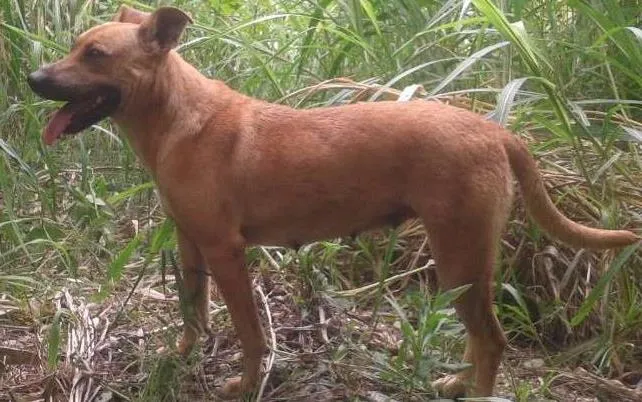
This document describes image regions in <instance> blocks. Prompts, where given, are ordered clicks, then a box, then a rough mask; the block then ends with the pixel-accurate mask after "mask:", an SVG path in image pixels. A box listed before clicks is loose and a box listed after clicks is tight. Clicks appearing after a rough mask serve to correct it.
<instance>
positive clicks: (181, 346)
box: [176, 335, 194, 357]
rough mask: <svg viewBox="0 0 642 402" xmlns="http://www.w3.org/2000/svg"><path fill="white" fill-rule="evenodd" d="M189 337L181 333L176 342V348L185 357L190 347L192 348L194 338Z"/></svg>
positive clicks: (190, 349)
mask: <svg viewBox="0 0 642 402" xmlns="http://www.w3.org/2000/svg"><path fill="white" fill-rule="evenodd" d="M191 338H192V337H190V336H186V335H183V336H182V337H181V339H179V341H178V342H176V349H177V350H178V354H179V355H181V356H182V357H187V356H188V355H189V353H190V352H191V351H192V348H194V339H191Z"/></svg>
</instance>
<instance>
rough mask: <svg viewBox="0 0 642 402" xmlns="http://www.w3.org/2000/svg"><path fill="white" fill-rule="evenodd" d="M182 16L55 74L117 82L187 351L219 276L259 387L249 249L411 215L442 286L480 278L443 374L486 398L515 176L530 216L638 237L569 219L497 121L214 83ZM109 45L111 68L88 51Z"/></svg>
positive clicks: (119, 27) (124, 11) (83, 40)
mask: <svg viewBox="0 0 642 402" xmlns="http://www.w3.org/2000/svg"><path fill="white" fill-rule="evenodd" d="M189 21H190V20H189V17H187V16H186V15H185V14H184V13H182V12H181V11H179V10H177V9H174V8H167V7H165V8H161V9H159V10H157V11H156V12H155V13H154V14H151V15H150V14H147V13H142V12H140V11H136V10H133V9H130V8H127V7H122V8H121V10H120V11H119V13H118V14H117V15H116V17H115V18H114V22H110V23H106V24H103V25H100V26H98V27H95V28H92V29H91V30H89V31H88V32H86V33H84V34H82V35H81V36H80V38H79V39H78V42H77V44H76V46H75V47H74V49H73V50H72V51H71V52H70V54H69V55H68V56H67V57H65V58H64V59H63V60H61V61H59V62H58V63H56V64H54V65H50V66H45V67H43V69H42V70H41V71H42V72H43V73H45V74H48V77H50V78H51V79H53V80H55V81H56V82H57V83H59V84H61V85H68V86H73V87H82V86H83V85H89V84H99V83H110V84H111V85H116V86H118V88H119V90H120V93H121V94H122V100H121V102H120V105H119V107H118V109H117V111H116V112H115V113H114V114H113V115H112V116H111V117H112V118H113V120H114V121H115V122H116V123H117V124H118V125H119V126H120V127H121V128H123V130H124V131H125V133H126V134H127V137H128V139H129V141H130V142H131V144H132V145H133V147H134V149H135V151H136V153H137V154H138V156H139V158H140V159H141V160H142V162H143V163H144V164H145V165H146V166H147V168H149V170H150V171H151V172H152V174H153V176H154V179H155V181H156V184H157V186H158V189H159V191H160V194H161V195H162V199H163V204H164V208H165V210H166V212H167V214H168V215H169V216H171V217H172V218H173V219H174V220H175V222H176V225H177V227H178V240H179V248H180V252H181V257H182V263H183V269H184V276H185V280H184V283H185V287H186V291H187V294H188V297H189V300H188V302H189V303H191V304H192V305H193V306H194V310H195V315H194V317H192V318H191V319H190V318H189V317H186V325H185V329H184V334H183V337H182V338H181V340H180V342H179V350H180V352H181V353H183V354H185V353H187V352H189V350H190V349H191V348H192V346H193V345H194V343H195V342H196V340H197V338H198V335H199V333H200V332H201V331H202V330H205V329H206V328H207V326H208V324H207V316H208V314H207V306H208V300H209V283H208V276H206V275H204V274H203V272H204V271H206V270H207V271H208V272H209V274H211V276H212V277H213V278H214V280H215V282H216V284H217V285H218V288H219V289H220V291H221V293H222V295H223V297H224V299H225V301H226V303H227V306H228V309H229V313H230V315H231V318H232V321H233V323H234V326H235V328H236V330H237V333H238V336H239V338H240V341H241V345H242V348H243V352H244V356H245V365H244V371H243V375H242V379H238V378H236V379H232V380H229V381H228V383H227V384H226V386H225V387H224V390H223V392H224V393H226V395H230V396H235V395H239V394H240V393H243V392H248V391H251V390H253V389H254V388H255V386H256V385H257V383H258V381H259V379H260V366H261V358H262V355H263V353H264V350H265V343H264V337H263V332H262V329H261V324H260V321H259V317H258V314H257V308H256V306H255V302H254V299H253V297H252V288H251V285H250V280H249V277H248V274H247V271H246V270H245V267H244V253H243V251H244V247H246V246H247V245H250V244H269V245H283V246H291V245H300V244H302V243H305V242H309V241H313V240H318V239H324V238H333V237H338V236H347V235H352V234H354V233H358V232H359V231H362V230H366V229H370V228H375V227H378V226H381V225H386V224H398V223H400V222H401V221H402V220H404V219H407V218H410V217H419V218H421V219H422V221H423V223H424V224H425V227H426V229H427V231H428V233H429V235H430V236H429V237H430V247H431V250H432V252H433V254H434V256H435V259H436V261H437V267H438V268H437V271H438V277H439V280H440V284H441V286H443V287H444V288H452V287H455V286H460V285H464V284H472V286H471V288H470V289H469V290H468V291H467V292H466V293H465V294H464V295H463V296H462V297H461V298H460V299H459V300H458V301H457V302H456V303H455V307H456V309H457V312H458V313H459V315H460V317H461V319H462V320H463V322H464V324H465V326H466V328H467V330H468V341H467V346H466V353H465V356H464V358H465V360H466V361H469V362H470V363H472V367H471V368H470V369H468V370H466V371H464V372H462V373H459V374H457V375H453V376H447V377H445V378H443V379H441V380H438V381H436V382H435V386H436V388H437V389H438V390H439V391H440V392H441V393H442V394H444V395H446V396H454V395H459V394H463V393H467V394H468V395H469V396H487V395H491V394H492V392H493V386H494V383H495V376H496V373H497V370H498V367H499V364H500V360H501V355H502V351H503V349H504V345H505V343H506V339H505V337H504V334H503V331H502V329H501V327H500V325H499V323H498V321H497V318H496V316H495V314H494V313H493V310H492V301H493V296H492V291H491V281H492V268H493V264H494V261H495V258H496V251H495V250H496V247H497V244H498V241H499V238H500V235H501V233H502V230H503V229H504V226H505V223H506V220H507V217H508V214H509V211H510V208H511V203H512V199H513V196H512V184H513V181H512V180H513V174H514V175H515V176H516V178H517V181H518V182H519V186H520V188H521V190H522V192H523V195H524V199H525V202H526V206H527V208H528V211H529V212H530V214H531V216H532V217H533V218H534V219H535V220H536V221H537V223H539V224H540V225H541V226H542V227H543V228H544V229H545V230H546V231H547V232H548V233H550V234H551V235H552V236H555V237H557V238H559V239H560V240H562V241H565V242H567V243H570V244H572V245H574V246H577V247H592V248H611V247H620V246H624V245H627V244H631V243H634V242H636V241H637V240H638V237H637V236H636V235H634V234H633V233H631V232H628V231H610V230H600V229H592V228H588V227H586V226H582V225H579V224H577V223H574V222H572V221H570V220H569V219H567V218H565V217H564V216H562V214H561V213H560V212H559V211H558V210H557V209H556V207H555V205H554V204H553V203H552V201H551V200H550V198H549V197H548V195H547V194H546V191H545V188H544V185H543V183H542V180H541V178H540V176H539V174H538V172H537V168H536V164H535V162H534V160H533V159H532V157H531V156H530V155H529V153H528V151H527V149H526V147H525V146H524V145H522V143H521V142H520V141H519V140H518V139H516V138H515V137H514V136H513V135H511V134H510V133H509V132H507V131H505V130H504V129H502V128H500V127H499V126H498V125H496V124H494V123H492V122H489V121H486V120H484V119H483V118H482V117H480V116H478V115H476V114H474V113H471V112H469V111H466V110H462V109H458V108H455V107H451V106H446V105H443V104H440V103H437V102H427V101H412V102H378V103H360V104H354V105H349V106H341V107H328V108H315V109H308V110H295V109H292V108H290V107H287V106H281V105H276V104H270V103H267V102H263V101H260V100H257V99H253V98H251V97H248V96H245V95H242V94H240V93H238V92H235V91H234V90H232V89H230V88H228V87H227V86H226V85H225V84H223V83H222V82H220V81H215V80H210V79H207V78H205V77H204V76H203V75H201V74H200V73H199V72H198V71H197V70H196V69H195V68H194V67H192V66H191V65H189V64H188V63H187V62H185V61H184V60H183V59H182V58H181V57H180V56H179V55H178V54H177V53H176V52H175V51H173V50H170V49H171V48H172V47H174V46H175V45H176V44H177V41H178V37H179V35H180V33H181V31H182V30H183V28H184V26H185V25H186V24H187V23H188V22H189ZM89 46H100V47H102V48H103V50H105V51H106V52H107V53H108V55H109V56H108V58H107V59H105V60H103V61H102V62H101V63H100V64H99V65H98V64H95V63H93V64H92V63H91V62H88V61H87V60H86V58H84V57H83V52H84V51H85V49H86V48H87V47H89Z"/></svg>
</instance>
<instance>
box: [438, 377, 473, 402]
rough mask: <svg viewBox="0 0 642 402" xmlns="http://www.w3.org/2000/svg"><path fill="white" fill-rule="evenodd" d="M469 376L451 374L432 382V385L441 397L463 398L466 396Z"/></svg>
mask: <svg viewBox="0 0 642 402" xmlns="http://www.w3.org/2000/svg"><path fill="white" fill-rule="evenodd" d="M467 383H468V378H466V377H465V376H462V375H461V374H450V375H446V376H443V377H441V378H440V379H438V380H436V381H433V382H432V387H433V389H434V390H435V391H437V392H439V396H440V397H445V398H450V399H454V398H462V397H465V396H466V386H467V385H468V384H467Z"/></svg>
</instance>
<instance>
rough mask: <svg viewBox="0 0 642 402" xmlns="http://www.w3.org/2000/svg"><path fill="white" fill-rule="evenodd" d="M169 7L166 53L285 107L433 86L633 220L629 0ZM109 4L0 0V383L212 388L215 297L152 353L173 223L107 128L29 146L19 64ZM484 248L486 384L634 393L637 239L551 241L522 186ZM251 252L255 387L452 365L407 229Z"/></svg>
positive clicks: (232, 365)
mask: <svg viewBox="0 0 642 402" xmlns="http://www.w3.org/2000/svg"><path fill="white" fill-rule="evenodd" d="M126 2H127V3H129V4H132V5H134V6H136V7H139V8H142V9H143V8H151V7H155V6H157V5H159V4H167V3H168V2H156V1H154V2H151V1H150V2H147V3H145V4H142V3H136V2H132V1H126ZM173 4H174V5H176V6H178V7H181V8H183V9H184V10H186V11H189V12H190V13H191V15H192V16H193V17H194V20H195V24H193V25H192V26H190V27H189V29H188V33H187V36H186V37H185V38H184V40H183V44H182V45H181V47H180V50H179V51H180V52H181V53H182V54H183V55H184V56H185V57H186V58H187V59H188V60H190V61H191V62H193V63H194V64H195V65H196V66H198V68H199V69H200V70H201V71H202V72H203V73H204V74H206V75H208V76H212V77H216V78H218V79H221V80H224V81H226V82H227V83H228V84H229V85H230V86H232V87H234V88H236V89H238V90H240V91H242V92H244V93H247V94H251V95H253V96H256V97H260V98H264V99H269V100H271V101H275V102H282V103H287V104H290V105H293V106H296V107H302V108H303V107H312V106H318V105H333V104H342V103H347V102H356V101H376V100H379V99H384V98H385V99H398V98H401V99H407V98H410V97H421V98H431V99H432V98H437V99H440V100H442V101H445V102H451V103H453V104H456V105H458V106H460V107H465V108H468V109H471V110H474V111H476V112H478V113H482V114H486V115H487V116H488V117H489V118H492V119H495V120H497V121H499V122H500V123H501V124H504V125H506V126H508V127H509V128H510V129H511V130H512V131H514V132H515V133H516V135H520V136H523V137H524V138H526V139H527V140H528V141H529V142H530V144H531V150H532V152H533V154H534V155H535V156H536V157H537V158H538V160H539V162H540V166H541V169H542V172H543V174H544V176H545V178H546V181H547V183H548V184H549V189H550V192H551V194H552V195H553V196H554V198H555V200H556V202H557V203H558V205H559V206H560V208H561V209H563V211H564V212H565V213H566V214H567V215H568V216H570V217H572V218H573V219H575V220H578V221H582V222H585V223H587V224H590V225H594V226H601V227H608V228H615V227H628V228H633V229H636V228H639V227H640V225H641V223H642V191H641V185H640V183H642V171H641V167H642V155H641V154H640V145H639V144H640V142H641V141H642V46H641V44H642V30H640V28H638V27H640V26H641V23H642V8H640V6H639V3H638V2H636V1H627V0H591V1H588V0H586V1H585V0H564V1H555V0H535V1H525V0H514V1H506V0H502V1H491V0H472V1H467V0H444V1H436V0H435V1H433V0H359V1H357V0H310V1H305V2H300V1H294V0H259V1H256V2H243V1H240V0H209V1H196V0H179V1H176V2H174V3H173ZM118 5H119V2H117V1H114V0H109V1H100V2H94V1H89V0H69V1H59V0H7V1H3V2H1V3H0V357H1V359H0V399H6V398H9V399H15V400H18V398H25V397H26V396H28V395H32V396H33V395H40V397H45V398H49V397H51V398H53V399H55V400H61V399H73V398H75V399H73V400H90V399H91V398H92V397H98V396H101V397H105V398H109V397H111V398H113V399H116V400H119V399H123V400H176V399H189V398H191V399H194V398H195V399H204V400H208V399H212V398H213V397H214V394H215V386H216V385H217V384H220V383H221V382H222V381H223V380H224V378H225V377H227V376H231V375H236V374H237V373H238V371H239V368H240V362H239V359H238V351H239V346H238V344H237V343H236V340H235V335H234V331H233V329H232V327H231V324H230V322H229V319H228V316H227V313H226V312H225V308H224V304H223V303H222V301H221V300H220V299H217V298H214V302H213V303H212V308H211V312H212V321H213V328H214V333H215V336H213V337H212V338H211V339H208V340H206V341H204V343H203V346H202V348H201V349H200V350H198V351H196V352H195V353H194V354H193V356H192V357H191V358H190V359H189V361H187V362H185V361H180V360H176V358H175V355H174V354H172V351H171V350H169V351H167V352H166V351H165V350H167V349H171V345H173V343H174V341H175V339H176V336H177V334H178V330H179V328H180V325H181V321H180V314H179V311H180V306H179V303H178V302H177V294H178V291H179V289H178V287H179V286H178V285H177V284H180V276H179V275H178V272H179V271H175V270H174V268H175V266H176V264H175V262H174V260H173V252H172V251H173V249H174V247H175V243H174V239H173V236H172V232H171V229H172V228H171V223H170V222H167V221H165V219H164V216H163V214H162V211H161V208H160V205H159V202H158V198H157V196H156V194H155V192H154V190H153V185H152V184H151V182H150V176H149V175H148V174H147V173H146V172H145V171H144V169H142V167H141V166H140V164H139V163H138V162H137V161H136V158H135V156H134V154H133V152H132V150H131V148H130V147H129V146H128V144H127V143H125V142H123V141H121V140H120V139H119V137H118V136H117V133H118V132H117V129H116V128H115V127H114V126H112V125H111V124H110V123H109V122H104V123H103V124H101V125H100V126H95V127H94V128H92V129H90V130H87V132H86V133H84V134H81V135H78V136H75V137H73V138H72V139H69V140H66V141H62V142H60V143H59V144H57V145H56V146H55V147H51V148H48V147H45V146H44V145H43V143H42V141H41V140H40V136H41V130H42V128H43V125H44V123H45V121H46V119H47V116H48V113H49V112H50V111H51V110H52V108H53V107H54V103H53V102H49V101H43V100H42V99H39V98H38V97H36V96H35V95H34V94H33V93H31V92H30V90H29V89H28V87H27V85H26V79H25V77H26V75H27V74H28V73H29V72H30V71H33V70H34V69H36V68H37V66H39V65H40V64H41V63H44V62H48V61H53V60H55V59H57V58H59V57H61V56H62V55H63V54H64V53H65V51H66V50H67V49H68V48H69V46H70V44H71V42H72V40H73V38H74V37H75V36H76V35H77V34H79V33H80V32H82V31H83V30H85V29H86V28H87V27H89V26H91V25H94V24H96V23H99V22H102V21H106V20H108V19H109V18H110V17H111V15H112V14H113V13H114V12H115V10H116V9H117V7H118ZM426 157H430V155H426ZM501 256H502V257H501V260H500V261H499V262H498V266H497V271H496V272H497V275H496V284H497V286H496V289H497V301H498V303H497V310H498V312H499V315H500V318H501V320H502V322H503V325H504V327H505V329H506V330H507V334H508V336H509V339H510V345H511V349H510V350H509V351H508V353H507V356H506V358H505V360H504V364H503V366H502V371H503V373H502V376H501V378H500V380H499V384H498V394H499V395H501V396H504V397H510V398H514V399H516V400H520V401H526V400H542V399H545V398H549V399H554V400H576V399H575V398H578V397H582V396H586V397H592V398H598V397H599V398H603V399H605V400H618V401H626V400H640V399H642V396H641V395H640V384H641V382H640V381H641V378H642V365H641V362H642V308H641V307H640V306H642V269H641V266H642V264H641V263H642V252H640V250H639V248H638V247H637V246H633V247H630V248H627V249H624V250H620V251H608V252H600V253H595V252H591V251H587V250H573V249H569V248H567V247H565V246H564V245H562V244H558V243H556V242H554V241H552V240H551V239H549V238H547V237H546V236H545V235H543V234H542V233H541V232H540V231H539V229H538V228H537V227H536V226H534V225H533V224H532V223H531V222H530V221H529V220H528V218H527V217H526V216H525V214H524V213H523V208H522V206H521V203H520V202H517V203H516V207H515V210H514V214H513V216H512V218H511V221H510V224H509V225H508V228H507V230H506V232H505V236H504V239H503V242H502V244H501ZM247 260H248V263H249V266H250V269H251V272H252V275H253V277H254V284H255V288H256V296H257V300H259V305H260V307H261V310H262V314H263V316H264V323H265V327H266V333H267V334H268V338H269V339H270V342H271V344H272V347H273V350H272V352H271V354H270V356H269V357H268V358H267V360H266V372H267V373H268V376H267V379H266V381H265V384H264V386H263V387H262V388H261V391H260V396H262V398H263V399H264V400H272V399H274V400H276V399H298V400H331V399H336V400H344V399H351V400H357V399H359V400H383V396H384V395H387V396H389V397H391V398H394V399H396V400H425V399H428V398H429V397H431V396H434V394H433V393H432V390H431V389H430V381H431V380H432V379H435V378H436V377H438V376H439V375H440V374H441V373H443V372H446V371H450V370H453V369H456V368H457V367H458V366H460V364H461V363H460V360H459V359H460V356H461V354H460V352H461V349H462V345H463V338H462V336H463V332H462V327H461V325H460V324H459V323H458V322H457V320H456V318H455V316H454V315H453V312H452V310H451V309H450V308H449V301H450V300H452V298H453V297H455V296H456V294H454V293H452V292H449V293H439V292H436V290H435V286H434V285H435V278H434V270H433V269H432V268H433V266H434V263H433V262H432V260H431V255H430V250H428V249H427V246H426V237H425V233H424V232H423V229H422V227H421V225H420V224H419V223H418V222H406V223H405V224H403V225H402V226H401V227H400V228H398V229H396V230H394V231H375V232H370V233H366V234H363V235H360V236H358V237H356V238H355V239H335V240H328V241H325V242H318V243H314V244H310V245H306V246H304V247H302V248H301V249H300V250H288V249H280V248H267V247H258V248H254V249H251V250H249V251H248V253H247ZM455 293H456V292H455ZM163 347H165V349H164V350H162V348H163ZM161 350H162V351H161ZM636 387H637V390H636ZM638 398H640V399H638Z"/></svg>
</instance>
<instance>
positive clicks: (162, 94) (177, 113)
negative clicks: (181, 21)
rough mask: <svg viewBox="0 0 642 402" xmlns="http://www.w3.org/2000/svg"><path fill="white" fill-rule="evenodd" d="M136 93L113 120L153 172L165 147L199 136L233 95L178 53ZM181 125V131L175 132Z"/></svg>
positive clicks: (163, 63)
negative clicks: (176, 127) (170, 143)
mask: <svg viewBox="0 0 642 402" xmlns="http://www.w3.org/2000/svg"><path fill="white" fill-rule="evenodd" d="M204 88H206V89H208V90H204ZM132 90H133V91H135V92H134V93H133V94H132V95H131V96H129V97H128V98H129V99H128V100H127V101H125V102H124V104H123V106H122V107H121V110H120V111H119V112H118V113H117V114H116V115H115V116H114V117H113V119H114V121H115V122H116V124H118V126H120V127H121V128H122V129H123V130H124V131H125V133H126V135H127V137H128V139H129V142H130V144H131V145H132V146H133V148H134V150H135V151H136V153H137V154H138V157H139V158H140V159H141V160H142V161H143V163H145V165H147V168H149V169H150V170H151V171H152V172H154V171H156V165H157V163H158V161H159V159H162V155H161V153H162V148H163V145H164V144H168V142H170V141H171V142H173V141H178V140H180V139H181V138H184V137H186V136H190V135H195V134H197V133H199V132H200V131H201V130H202V129H203V127H204V125H205V124H206V123H207V122H208V121H209V120H211V119H212V115H213V113H215V111H216V110H217V109H219V108H220V107H221V106H220V105H221V104H223V103H224V102H225V101H226V100H225V99H226V98H227V97H228V96H229V95H228V93H229V92H230V91H232V90H231V89H229V88H228V87H227V86H225V84H223V83H222V82H218V81H212V80H209V79H207V78H206V77H205V76H203V75H201V74H200V73H199V72H198V71H197V70H196V69H195V68H194V67H193V66H191V65H190V64H189V63H187V62H186V61H184V60H183V59H182V58H181V57H180V56H179V55H178V54H177V53H176V52H174V51H172V52H170V53H169V54H168V55H167V56H166V58H165V60H164V61H163V62H162V63H160V64H159V65H158V68H157V69H156V70H155V73H154V75H153V76H150V77H145V78H144V79H141V81H140V83H139V85H138V88H133V89H132ZM191 105H194V107H191ZM204 105H209V106H210V107H204ZM177 125H179V126H180V127H181V129H180V130H176V129H174V127H175V126H177ZM170 133H171V134H170ZM177 137H178V138H177Z"/></svg>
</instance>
